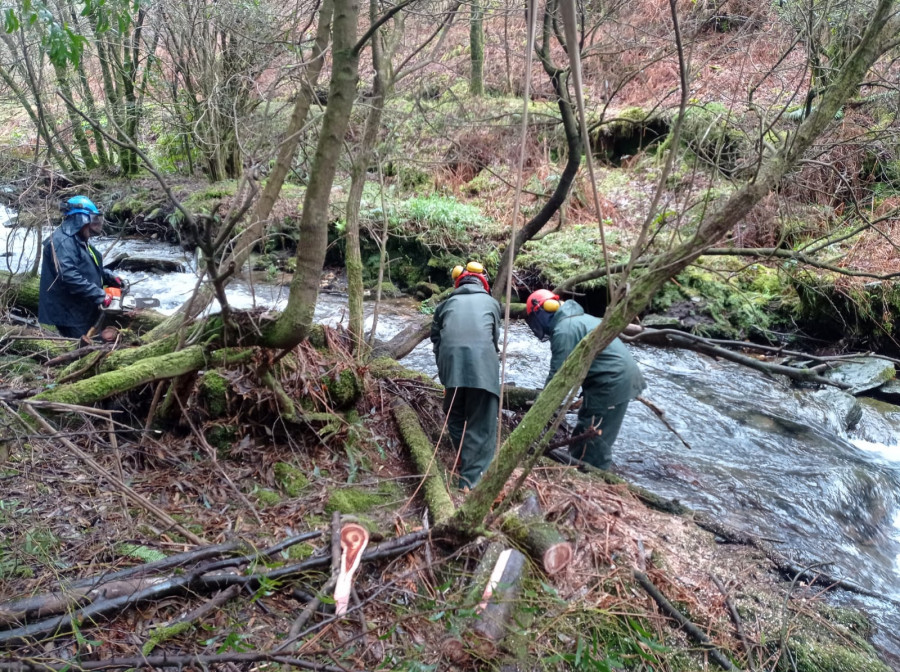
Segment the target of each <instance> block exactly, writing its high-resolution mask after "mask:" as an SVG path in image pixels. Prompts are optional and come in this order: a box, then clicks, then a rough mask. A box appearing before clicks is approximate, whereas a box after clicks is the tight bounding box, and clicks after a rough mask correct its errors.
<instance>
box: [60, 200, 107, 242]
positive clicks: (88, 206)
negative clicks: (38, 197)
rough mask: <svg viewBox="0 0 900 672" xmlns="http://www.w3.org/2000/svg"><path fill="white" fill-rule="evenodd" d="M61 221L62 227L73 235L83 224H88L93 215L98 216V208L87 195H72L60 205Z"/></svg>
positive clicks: (68, 233)
mask: <svg viewBox="0 0 900 672" xmlns="http://www.w3.org/2000/svg"><path fill="white" fill-rule="evenodd" d="M61 209H62V212H63V222H62V229H63V231H64V232H65V233H66V234H67V235H69V236H74V235H75V234H76V233H78V232H79V231H81V229H83V228H84V227H85V226H87V225H88V224H90V222H91V219H92V218H93V217H100V216H101V215H100V210H99V209H98V208H97V206H96V205H94V202H93V201H92V200H91V199H89V198H88V197H87V196H73V197H72V198H70V199H69V200H68V201H66V202H65V203H63V205H62V208H61Z"/></svg>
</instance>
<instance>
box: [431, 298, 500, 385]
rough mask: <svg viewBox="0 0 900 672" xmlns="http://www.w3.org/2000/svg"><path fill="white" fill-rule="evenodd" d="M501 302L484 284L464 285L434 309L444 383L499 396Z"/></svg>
mask: <svg viewBox="0 0 900 672" xmlns="http://www.w3.org/2000/svg"><path fill="white" fill-rule="evenodd" d="M499 340H500V304H499V303H497V301H496V299H494V298H493V297H491V295H490V294H488V293H487V292H486V291H484V287H482V286H481V285H474V284H469V285H462V286H461V287H459V289H457V290H456V291H454V292H453V293H452V294H451V295H450V296H449V297H448V298H447V300H446V301H444V302H443V303H441V304H440V305H439V306H438V307H437V309H436V310H435V311H434V321H433V322H432V323H431V342H432V343H433V344H434V358H435V360H437V367H438V376H439V377H440V379H441V383H442V384H443V385H444V387H475V388H478V389H480V390H487V391H488V392H491V393H493V394H496V395H497V396H498V397H499V396H500V358H499V357H498V355H497V352H498V343H499Z"/></svg>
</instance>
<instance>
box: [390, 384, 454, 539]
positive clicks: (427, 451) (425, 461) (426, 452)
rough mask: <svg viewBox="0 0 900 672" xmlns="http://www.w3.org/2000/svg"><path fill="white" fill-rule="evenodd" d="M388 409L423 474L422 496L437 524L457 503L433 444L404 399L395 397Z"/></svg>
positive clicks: (419, 470) (445, 518) (449, 515)
mask: <svg viewBox="0 0 900 672" xmlns="http://www.w3.org/2000/svg"><path fill="white" fill-rule="evenodd" d="M391 410H392V411H393V412H394V418H395V419H396V420H397V425H398V426H399V428H400V435H401V436H402V437H403V442H404V443H405V444H406V447H407V448H408V449H409V453H410V456H411V457H412V461H413V464H415V466H416V470H417V471H418V472H419V473H420V474H421V475H422V477H423V478H424V481H423V483H422V490H423V496H424V498H425V503H426V504H427V505H428V510H429V511H431V517H432V519H433V521H434V522H435V523H436V524H440V523H442V522H444V521H445V520H447V519H448V518H450V517H451V516H452V515H453V513H454V512H455V511H456V507H454V506H453V501H452V500H451V499H450V493H449V492H448V490H447V483H446V482H445V481H444V479H443V477H442V476H441V472H440V470H439V469H438V462H437V457H436V456H435V448H434V446H432V445H431V441H430V440H429V439H428V437H427V436H426V435H425V432H424V431H422V426H421V425H420V424H419V420H418V418H417V417H416V413H415V411H413V410H412V409H411V408H410V407H409V405H408V404H407V403H406V402H404V401H403V400H401V399H397V400H396V401H395V402H394V404H393V406H392V407H391Z"/></svg>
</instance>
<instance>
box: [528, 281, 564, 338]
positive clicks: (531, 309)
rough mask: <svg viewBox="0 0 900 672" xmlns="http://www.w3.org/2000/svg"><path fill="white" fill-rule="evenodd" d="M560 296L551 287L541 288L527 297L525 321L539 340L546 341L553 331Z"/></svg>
mask: <svg viewBox="0 0 900 672" xmlns="http://www.w3.org/2000/svg"><path fill="white" fill-rule="evenodd" d="M559 306H560V300H559V296H557V295H556V294H554V293H553V292H551V291H550V290H549V289H539V290H537V291H535V292H532V293H531V294H530V295H529V296H528V298H527V299H525V322H526V323H527V324H528V326H529V327H530V328H531V331H532V332H533V333H534V335H535V336H537V338H538V340H541V341H546V340H548V339H549V338H550V334H551V333H552V331H553V329H552V324H553V319H554V317H555V315H554V313H555V312H556V311H557V310H559Z"/></svg>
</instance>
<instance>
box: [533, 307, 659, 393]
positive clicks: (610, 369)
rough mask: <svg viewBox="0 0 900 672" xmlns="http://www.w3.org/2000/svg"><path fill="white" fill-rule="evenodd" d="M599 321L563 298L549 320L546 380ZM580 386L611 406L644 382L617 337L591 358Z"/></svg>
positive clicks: (640, 386)
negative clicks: (548, 373)
mask: <svg viewBox="0 0 900 672" xmlns="http://www.w3.org/2000/svg"><path fill="white" fill-rule="evenodd" d="M601 322H602V320H601V319H600V318H598V317H594V316H592V315H586V314H585V312H584V308H582V307H581V306H580V305H578V304H577V303H576V302H575V301H565V302H563V304H562V305H561V306H560V308H559V310H558V311H557V312H556V314H555V315H554V316H553V319H552V320H551V321H550V332H551V333H550V349H551V356H550V375H549V376H547V382H548V383H549V382H550V379H551V378H553V376H554V374H555V373H556V372H557V371H558V370H559V367H561V366H562V365H563V362H564V361H566V357H568V356H569V353H570V352H572V350H574V349H575V346H576V345H578V343H579V341H581V339H582V338H584V337H585V336H587V335H588V334H589V333H590V332H591V331H593V330H594V329H595V328H596V327H597V325H599V324H600V323H601ZM582 387H583V388H584V390H585V393H590V394H592V395H597V394H602V395H603V397H604V399H603V400H602V401H603V404H604V405H606V406H615V405H617V404H621V403H624V402H626V401H631V400H632V399H634V398H635V397H637V396H638V395H639V394H640V393H641V391H642V390H643V389H644V388H645V387H646V384H645V383H644V376H643V375H642V374H641V370H640V369H639V368H638V365H637V363H636V362H635V361H634V358H633V357H632V356H631V353H630V352H629V351H628V348H627V347H626V346H625V344H624V343H622V341H620V340H619V339H618V338H617V339H615V340H614V341H613V342H612V343H610V344H609V345H608V346H606V349H604V350H603V351H602V352H601V353H600V354H599V355H597V357H596V358H594V361H593V363H592V364H591V368H590V369H589V370H588V374H587V377H586V378H585V379H584V383H583V384H582Z"/></svg>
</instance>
